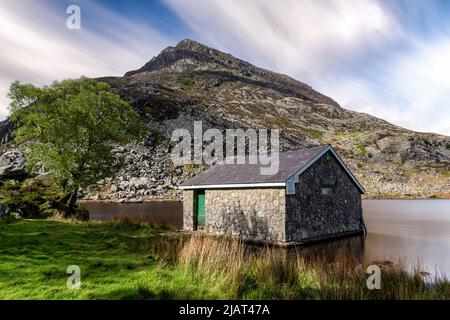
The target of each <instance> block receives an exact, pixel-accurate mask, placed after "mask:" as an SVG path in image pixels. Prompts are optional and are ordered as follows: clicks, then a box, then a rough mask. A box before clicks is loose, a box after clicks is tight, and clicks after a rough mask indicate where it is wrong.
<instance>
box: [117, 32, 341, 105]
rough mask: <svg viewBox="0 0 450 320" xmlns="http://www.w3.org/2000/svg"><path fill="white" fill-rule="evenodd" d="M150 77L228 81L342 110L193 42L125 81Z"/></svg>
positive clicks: (158, 58)
mask: <svg viewBox="0 0 450 320" xmlns="http://www.w3.org/2000/svg"><path fill="white" fill-rule="evenodd" d="M150 73H159V74H167V73H171V74H173V73H177V74H179V75H183V76H189V77H191V78H192V77H194V76H195V74H197V76H198V75H199V74H202V75H203V76H204V77H206V78H211V77H215V78H216V79H215V80H214V81H215V82H217V83H221V82H224V81H225V82H230V81H232V82H239V83H242V84H245V83H247V84H251V85H257V86H260V87H266V88H272V90H275V91H280V92H283V94H285V95H287V96H292V97H296V98H300V99H303V100H309V101H314V102H318V103H323V104H330V105H334V106H338V104H337V103H336V102H335V101H334V100H333V99H331V98H329V97H326V96H324V95H322V94H320V93H319V92H317V91H315V90H313V89H312V88H311V87H310V86H308V85H307V84H304V83H301V82H299V81H297V80H295V79H293V78H291V77H288V76H286V75H283V74H278V73H275V72H272V71H269V70H266V69H262V68H258V67H256V66H254V65H252V64H250V63H249V62H246V61H244V60H241V59H238V58H236V57H234V56H233V55H231V54H229V53H224V52H222V51H219V50H217V49H213V48H210V47H208V46H206V45H204V44H202V43H199V42H197V41H194V40H191V39H184V40H181V41H180V42H178V43H177V44H176V45H175V47H171V46H170V47H167V48H165V49H164V50H163V51H161V53H160V54H159V55H157V56H156V57H153V58H152V59H151V60H150V61H149V62H147V63H146V64H145V65H144V66H143V67H142V68H140V69H138V70H134V71H130V72H127V73H126V74H125V77H129V76H133V75H138V74H141V75H142V76H140V77H141V78H148V77H150V78H151V77H152V75H150ZM145 74H147V75H145ZM212 74H214V75H212Z"/></svg>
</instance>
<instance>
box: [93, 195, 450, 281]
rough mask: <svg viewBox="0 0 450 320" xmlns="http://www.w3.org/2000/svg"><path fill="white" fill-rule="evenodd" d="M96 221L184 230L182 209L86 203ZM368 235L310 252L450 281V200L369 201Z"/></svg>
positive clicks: (168, 203) (366, 203)
mask: <svg viewBox="0 0 450 320" xmlns="http://www.w3.org/2000/svg"><path fill="white" fill-rule="evenodd" d="M85 206H86V208H87V209H88V210H89V211H90V214H91V219H93V220H111V219H113V217H115V216H117V215H119V214H127V215H129V216H132V217H140V218H145V219H148V220H151V221H155V222H160V223H165V224H169V225H173V226H175V227H177V228H181V226H182V204H181V202H177V201H154V202H149V203H105V202H87V203H85ZM363 211H364V220H365V222H366V226H367V230H368V235H367V236H366V237H365V238H364V237H352V238H347V239H341V240H335V241H331V242H325V243H319V244H315V245H310V246H308V247H307V248H305V252H314V253H317V252H324V253H325V254H326V255H327V256H329V257H330V258H333V256H335V255H336V254H344V255H350V256H352V257H355V258H357V259H361V260H365V261H368V262H371V261H380V260H389V261H392V262H394V263H397V262H398V261H402V262H403V263H404V265H405V266H406V267H410V266H413V265H417V264H420V266H421V267H420V269H421V271H426V272H429V273H431V274H433V275H434V274H436V271H438V272H439V273H441V274H443V275H445V276H447V277H448V278H450V200H365V201H363Z"/></svg>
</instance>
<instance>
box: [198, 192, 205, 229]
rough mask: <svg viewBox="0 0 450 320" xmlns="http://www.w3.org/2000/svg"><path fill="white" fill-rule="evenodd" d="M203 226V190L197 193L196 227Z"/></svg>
mask: <svg viewBox="0 0 450 320" xmlns="http://www.w3.org/2000/svg"><path fill="white" fill-rule="evenodd" d="M204 226H205V190H199V191H198V192H197V227H204Z"/></svg>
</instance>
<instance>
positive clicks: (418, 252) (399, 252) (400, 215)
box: [363, 200, 450, 278]
mask: <svg viewBox="0 0 450 320" xmlns="http://www.w3.org/2000/svg"><path fill="white" fill-rule="evenodd" d="M363 208H364V219H365V222H366V225H367V229H368V231H369V234H368V236H367V239H366V245H365V253H364V254H365V258H366V259H372V258H373V257H377V258H378V257H381V258H383V259H389V260H392V261H394V262H396V261H398V260H399V259H400V260H402V261H403V262H404V263H405V264H406V265H407V266H411V265H417V264H420V265H421V269H422V270H424V271H427V272H429V273H431V274H435V273H436V271H437V272H440V273H442V274H443V275H445V276H447V277H448V278H450V200H367V201H364V203H363Z"/></svg>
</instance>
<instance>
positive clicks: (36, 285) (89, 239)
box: [0, 220, 160, 299]
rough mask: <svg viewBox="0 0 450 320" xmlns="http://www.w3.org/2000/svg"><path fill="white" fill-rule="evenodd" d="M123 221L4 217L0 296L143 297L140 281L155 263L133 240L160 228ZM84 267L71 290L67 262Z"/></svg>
mask: <svg viewBox="0 0 450 320" xmlns="http://www.w3.org/2000/svg"><path fill="white" fill-rule="evenodd" d="M159 231H160V230H158V229H153V228H149V227H135V228H132V227H131V228H129V227H127V228H124V227H121V225H120V224H105V223H103V224H102V223H72V222H61V221H51V220H15V221H9V222H6V221H4V220H0V257H1V258H0V299H93V298H96V299H102V298H105V299H109V298H114V299H120V298H138V297H139V295H138V292H137V289H136V283H137V282H138V281H139V279H142V278H143V277H144V276H145V274H146V273H147V272H148V270H149V269H151V266H152V265H154V263H155V260H154V259H153V257H152V256H150V255H148V254H142V253H140V252H133V251H130V249H129V247H130V242H132V241H134V239H136V238H139V237H148V236H149V235H152V234H155V233H156V232H159ZM69 265H78V266H80V268H81V277H82V278H81V281H82V289H81V290H69V289H67V286H66V280H67V277H68V276H69V275H68V274H66V268H67V267H68V266H69Z"/></svg>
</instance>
